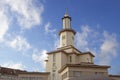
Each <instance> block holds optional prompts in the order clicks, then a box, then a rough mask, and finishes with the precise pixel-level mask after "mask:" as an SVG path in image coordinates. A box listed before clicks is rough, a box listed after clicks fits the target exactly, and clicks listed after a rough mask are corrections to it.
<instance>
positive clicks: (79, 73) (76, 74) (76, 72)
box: [73, 71, 81, 76]
mask: <svg viewBox="0 0 120 80" xmlns="http://www.w3.org/2000/svg"><path fill="white" fill-rule="evenodd" d="M73 74H74V76H80V75H81V71H74V73H73Z"/></svg>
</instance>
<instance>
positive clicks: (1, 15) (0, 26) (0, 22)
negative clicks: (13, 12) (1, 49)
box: [0, 7, 10, 42]
mask: <svg viewBox="0 0 120 80" xmlns="http://www.w3.org/2000/svg"><path fill="white" fill-rule="evenodd" d="M5 13H6V12H5V10H4V9H3V8H2V7H0V42H2V41H3V40H4V36H5V34H6V33H7V31H8V29H9V22H10V21H9V19H8V17H7V15H5Z"/></svg>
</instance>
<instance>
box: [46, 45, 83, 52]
mask: <svg viewBox="0 0 120 80" xmlns="http://www.w3.org/2000/svg"><path fill="white" fill-rule="evenodd" d="M70 48H73V49H75V50H76V51H78V52H79V53H82V52H80V51H79V50H78V49H76V48H75V47H74V46H72V45H69V46H65V47H61V48H58V49H57V50H55V51H51V52H48V53H47V54H52V53H57V52H63V53H66V52H65V51H64V50H67V49H70Z"/></svg>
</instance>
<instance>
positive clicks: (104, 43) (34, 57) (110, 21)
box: [0, 0, 120, 74]
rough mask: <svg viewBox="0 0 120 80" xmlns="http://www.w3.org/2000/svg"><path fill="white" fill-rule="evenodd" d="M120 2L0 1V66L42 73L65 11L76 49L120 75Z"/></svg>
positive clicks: (119, 0)
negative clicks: (73, 32)
mask: <svg viewBox="0 0 120 80" xmlns="http://www.w3.org/2000/svg"><path fill="white" fill-rule="evenodd" d="M119 4H120V0H0V66H3V67H9V68H15V69H21V70H27V71H45V62H44V60H45V59H46V58H47V54H46V53H47V52H50V51H54V50H56V49H57V48H58V47H59V35H58V33H59V31H60V30H61V29H62V17H63V16H64V14H65V12H66V8H67V9H68V14H69V16H70V17H72V21H71V27H72V28H73V29H74V30H75V31H76V32H77V34H76V35H75V47H76V48H77V49H79V50H80V51H81V52H86V51H90V52H92V53H93V54H94V55H95V58H94V62H95V64H98V65H109V66H111V68H110V69H109V74H120V69H119V67H120V58H119V57H120V53H119V52H120V5H119Z"/></svg>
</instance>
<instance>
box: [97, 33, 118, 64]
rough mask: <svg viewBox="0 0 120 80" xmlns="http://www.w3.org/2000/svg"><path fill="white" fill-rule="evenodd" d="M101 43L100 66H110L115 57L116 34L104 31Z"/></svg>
mask: <svg viewBox="0 0 120 80" xmlns="http://www.w3.org/2000/svg"><path fill="white" fill-rule="evenodd" d="M103 36H104V39H103V43H102V44H101V46H100V55H99V56H100V58H101V60H100V64H110V62H111V60H112V59H113V58H115V57H116V56H117V51H118V47H119V43H118V41H117V38H116V34H113V33H112V34H109V33H108V32H106V31H104V33H103Z"/></svg>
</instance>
